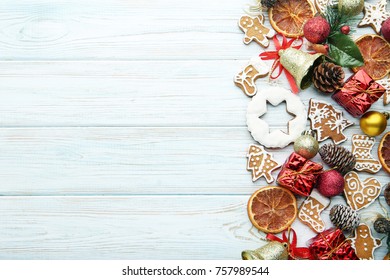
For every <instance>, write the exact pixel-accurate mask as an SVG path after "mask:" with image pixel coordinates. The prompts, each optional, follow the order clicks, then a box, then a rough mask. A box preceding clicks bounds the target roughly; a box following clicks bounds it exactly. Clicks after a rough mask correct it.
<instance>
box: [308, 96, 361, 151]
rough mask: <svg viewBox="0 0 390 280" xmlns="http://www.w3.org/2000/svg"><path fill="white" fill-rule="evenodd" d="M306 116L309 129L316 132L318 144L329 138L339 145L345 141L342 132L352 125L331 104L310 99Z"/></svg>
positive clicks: (345, 138)
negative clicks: (308, 120)
mask: <svg viewBox="0 0 390 280" xmlns="http://www.w3.org/2000/svg"><path fill="white" fill-rule="evenodd" d="M308 116H309V119H310V121H311V129H312V130H315V131H316V132H317V140H318V142H321V141H324V140H326V139H328V138H331V139H332V140H333V142H334V143H335V144H340V143H342V142H344V141H345V140H347V137H346V136H345V135H344V134H343V130H344V129H346V128H347V127H349V126H351V125H353V122H351V121H349V120H347V119H346V118H344V117H343V113H342V112H341V111H339V110H337V109H335V108H334V107H333V106H332V105H331V104H329V103H326V102H323V101H318V100H314V99H310V105H309V112H308Z"/></svg>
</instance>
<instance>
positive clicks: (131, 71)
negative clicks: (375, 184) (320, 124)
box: [0, 0, 389, 259]
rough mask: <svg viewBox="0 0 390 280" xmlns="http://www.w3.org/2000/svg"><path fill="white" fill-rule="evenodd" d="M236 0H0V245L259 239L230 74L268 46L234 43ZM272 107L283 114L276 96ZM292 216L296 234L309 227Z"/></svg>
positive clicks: (99, 255)
mask: <svg viewBox="0 0 390 280" xmlns="http://www.w3.org/2000/svg"><path fill="white" fill-rule="evenodd" d="M245 3H247V1H245V0H240V1H237V0H213V1H209V0H198V1H179V0H152V1H143V0H127V1H123V0H110V1H107V0H93V1H92V0H82V1H80V0H58V1H52V0H19V1H15V0H2V5H1V9H0V30H1V35H0V59H1V63H0V85H1V86H0V98H1V99H0V114H1V118H0V124H1V129H0V141H1V142H0V143H1V144H0V194H1V195H2V196H1V197H0V211H1V222H0V258H2V259H239V258H240V253H241V251H242V250H243V249H255V248H257V247H260V246H262V245H263V244H265V243H264V242H263V241H261V240H260V238H261V237H262V236H264V234H262V233H259V232H258V231H257V230H255V229H254V228H253V227H252V226H251V223H250V222H249V220H248V218H247V214H246V203H247V200H248V198H249V196H250V194H252V193H253V192H254V191H255V190H257V189H258V188H259V187H261V186H265V185H267V184H266V182H265V180H264V179H260V180H258V181H257V182H255V183H252V181H251V176H250V173H248V171H246V169H245V166H246V151H247V148H248V146H249V145H250V144H252V143H255V141H254V140H253V139H252V138H251V136H250V134H249V132H248V131H247V127H246V119H245V114H246V107H247V105H248V102H249V100H250V99H249V98H248V97H246V96H245V95H244V94H243V93H242V91H241V90H240V89H239V88H238V87H236V86H235V85H234V84H233V76H234V75H235V74H236V73H238V71H239V70H240V68H241V67H242V66H243V65H245V63H246V62H247V61H248V60H249V58H250V57H251V56H253V55H257V54H258V53H259V52H261V51H262V48H260V47H259V46H258V45H257V44H256V43H251V44H250V45H248V46H246V45H244V44H243V43H242V39H243V33H242V32H241V31H240V30H239V28H238V27H237V20H238V19H239V17H240V16H241V15H242V14H243V10H242V8H243V6H244V4H245ZM267 24H268V22H267ZM363 32H369V33H372V31H371V30H370V29H369V28H368V29H359V31H358V32H357V33H356V35H354V37H356V36H358V34H362V33H363ZM271 49H272V46H271V47H270V50H271ZM349 74H350V72H349V73H348V75H349ZM262 83H263V84H267V83H268V81H267V79H263V80H261V81H260V80H259V81H258V85H259V86H261V84H262ZM276 83H277V84H280V85H282V86H285V87H287V85H286V84H285V78H283V77H281V78H280V79H279V80H278V81H276ZM300 97H301V98H302V100H303V102H304V103H305V105H308V101H309V99H310V98H311V97H315V98H318V99H321V100H324V101H331V99H330V97H329V96H323V95H320V94H319V93H317V92H315V91H314V90H313V88H311V89H309V90H306V91H303V92H301V93H300ZM336 108H340V107H339V106H336ZM268 109H269V112H268V113H267V115H266V116H265V119H266V120H267V121H268V122H269V123H270V125H271V126H272V128H283V127H285V126H286V122H287V120H289V119H290V118H291V116H289V115H288V114H287V113H285V106H284V105H281V106H278V107H275V108H273V107H272V106H269V107H268ZM372 109H377V110H383V105H382V101H379V102H377V103H376V104H375V105H374V106H373V107H372ZM276 116H277V117H276ZM346 116H347V117H348V118H349V119H353V118H351V116H350V115H348V114H346ZM355 123H356V124H357V123H358V120H357V119H355ZM346 133H347V135H348V136H349V137H350V136H351V135H352V134H353V133H360V129H359V126H358V125H355V126H353V127H351V128H349V129H347V130H346ZM379 139H380V138H379V137H377V140H379ZM344 146H345V147H347V148H350V147H351V142H350V140H348V141H347V142H345V145H344ZM376 147H377V145H376V146H375V148H376ZM292 150H293V149H292V145H290V146H288V147H287V148H285V149H283V150H275V151H274V152H273V153H274V155H275V158H276V160H277V161H278V162H280V163H283V162H284V161H285V159H286V158H287V156H288V155H289V154H290V153H291V152H292ZM315 159H316V160H320V159H319V157H318V156H317V157H316V158H315ZM274 175H277V172H275V173H274ZM361 176H362V178H366V177H368V174H366V173H361ZM375 177H376V178H378V180H380V182H381V183H382V184H385V183H387V182H388V181H389V175H388V174H385V173H384V172H383V171H381V172H380V173H378V174H376V175H375ZM300 201H302V200H300ZM343 201H344V199H343V198H342V197H336V198H334V199H332V205H334V204H336V203H340V202H343ZM382 201H384V200H383V198H382ZM343 203H344V202H343ZM378 205H379V204H378V203H377V202H376V203H374V204H373V205H372V206H371V207H370V208H368V209H367V210H366V211H365V212H366V216H368V217H371V218H372V217H373V216H372V215H373V213H374V214H375V212H381V210H380V208H379V206H378ZM329 209H330V208H328V209H327V210H326V211H325V212H324V215H323V217H324V219H325V220H326V222H327V224H328V225H329V226H330V221H329V218H328V214H329ZM387 210H389V208H388V207H387ZM293 227H294V228H295V229H296V231H298V233H299V245H305V244H306V241H307V240H308V239H309V238H311V237H313V236H314V235H315V234H314V232H312V231H311V230H310V229H309V228H307V227H305V226H303V225H302V224H301V223H300V222H298V221H296V222H295V223H294V224H293ZM375 235H376V236H378V237H382V236H380V235H378V234H375ZM385 252H386V250H385V247H384V246H383V247H382V248H381V249H380V250H377V253H376V256H377V257H378V258H382V257H383V256H384V254H385Z"/></svg>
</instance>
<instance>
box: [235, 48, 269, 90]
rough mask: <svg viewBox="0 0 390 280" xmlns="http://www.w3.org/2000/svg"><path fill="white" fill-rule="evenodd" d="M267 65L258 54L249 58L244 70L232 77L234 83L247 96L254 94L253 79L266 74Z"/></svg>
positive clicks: (254, 85)
mask: <svg viewBox="0 0 390 280" xmlns="http://www.w3.org/2000/svg"><path fill="white" fill-rule="evenodd" d="M268 72H269V70H268V66H267V64H265V62H264V61H263V60H261V58H260V57H259V56H254V57H252V58H251V60H250V61H249V63H248V64H247V66H245V68H244V70H242V71H241V72H240V73H238V74H237V75H236V76H235V77H234V83H235V84H236V85H237V86H238V87H240V88H241V89H242V90H243V91H244V93H245V94H246V95H247V96H250V97H251V96H254V95H255V94H256V92H257V88H256V84H255V81H256V80H257V79H258V78H260V77H265V76H266V75H267V74H268Z"/></svg>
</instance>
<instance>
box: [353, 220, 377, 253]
mask: <svg viewBox="0 0 390 280" xmlns="http://www.w3.org/2000/svg"><path fill="white" fill-rule="evenodd" d="M350 240H351V246H352V247H353V248H354V249H355V253H356V255H357V256H358V257H359V259H361V260H373V259H374V250H375V249H376V248H378V247H380V246H381V241H380V240H379V239H375V238H374V237H373V236H372V234H371V230H370V228H369V227H368V226H367V225H366V224H363V223H362V224H360V225H359V226H358V227H357V228H356V229H355V237H353V238H350Z"/></svg>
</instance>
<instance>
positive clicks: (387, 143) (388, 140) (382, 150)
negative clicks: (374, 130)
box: [378, 132, 390, 173]
mask: <svg viewBox="0 0 390 280" xmlns="http://www.w3.org/2000/svg"><path fill="white" fill-rule="evenodd" d="M378 158H379V160H380V162H381V164H382V167H383V169H385V170H386V171H387V172H388V173H390V132H387V133H386V134H385V135H383V137H382V140H381V142H380V143H379V147H378Z"/></svg>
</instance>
